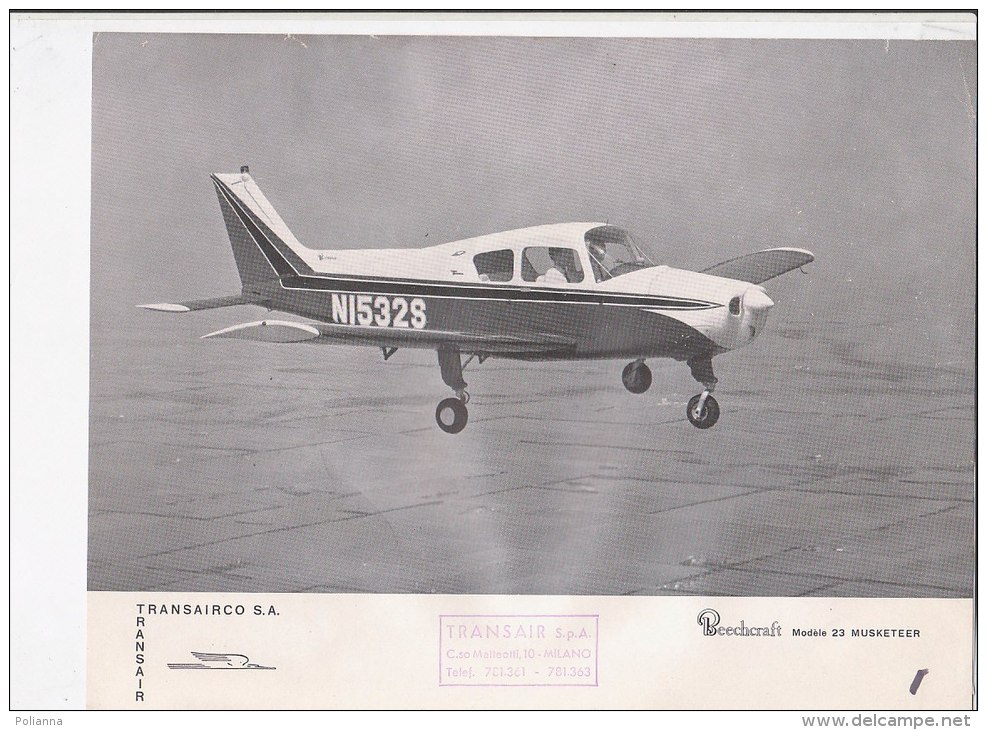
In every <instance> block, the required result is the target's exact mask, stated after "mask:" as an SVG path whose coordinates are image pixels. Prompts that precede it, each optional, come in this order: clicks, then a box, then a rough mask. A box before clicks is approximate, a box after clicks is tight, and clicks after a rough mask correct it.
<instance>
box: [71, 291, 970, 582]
mask: <svg viewBox="0 0 987 730" xmlns="http://www.w3.org/2000/svg"><path fill="white" fill-rule="evenodd" d="M784 309H785V307H784V306H783V305H782V306H779V307H777V308H776V309H775V311H774V312H773V313H772V317H773V319H774V322H773V323H772V322H769V329H768V331H767V332H766V333H765V334H764V335H763V336H762V337H760V338H759V339H758V340H757V341H756V342H755V343H754V344H753V345H752V346H751V347H749V348H747V349H745V350H740V351H737V352H735V353H731V354H728V355H726V356H723V357H720V358H717V360H716V361H715V362H714V364H715V365H716V369H717V375H718V376H719V378H720V381H721V383H720V387H719V388H718V390H717V397H718V399H719V402H720V405H721V410H722V412H723V413H722V416H721V419H720V421H719V423H718V424H717V425H716V427H714V428H713V429H711V430H709V431H705V432H702V431H699V430H697V429H695V428H693V427H691V426H690V425H689V424H688V423H687V421H686V420H685V413H684V410H685V402H686V401H687V399H688V398H689V397H690V396H691V395H693V394H694V392H697V389H696V386H695V384H694V383H693V381H692V380H691V378H690V377H689V375H688V369H687V368H686V366H685V365H683V364H680V363H672V362H670V361H667V364H663V363H661V362H658V363H654V366H655V382H654V385H653V386H652V388H651V390H650V391H649V392H648V393H646V394H644V395H640V396H635V395H632V394H630V393H627V392H626V391H625V390H624V389H623V386H622V385H621V383H620V370H621V368H622V366H623V363H622V362H590V363H545V364H527V363H512V362H506V361H497V360H488V361H487V362H486V363H485V364H484V365H482V366H480V367H478V368H476V369H475V370H474V369H473V366H471V368H470V369H469V370H468V371H467V380H468V381H469V382H470V391H471V393H472V395H473V400H472V401H471V403H470V422H469V425H468V427H467V428H466V430H465V431H464V432H463V433H461V434H459V435H456V436H450V435H447V434H445V433H442V432H441V431H440V430H439V429H438V427H437V426H436V425H435V422H434V419H433V412H434V408H435V404H436V403H437V402H438V400H439V399H440V398H443V397H446V395H447V393H446V388H445V386H444V385H443V384H442V382H441V379H440V377H439V373H438V366H437V363H436V362H435V356H434V353H431V352H427V351H411V350H402V351H399V352H398V353H397V354H396V355H395V356H394V357H393V358H392V359H391V360H390V361H388V362H386V363H385V362H383V361H382V358H381V357H380V353H379V351H376V350H373V349H367V348H351V347H321V346H310V345H266V344H259V343H248V342H243V343H241V342H231V341H222V342H217V341H200V340H198V339H197V335H199V334H203V333H205V332H209V331H211V330H212V329H215V328H216V327H219V326H223V325H224V324H228V323H230V322H239V321H247V320H249V319H253V318H256V316H257V315H258V314H259V310H256V309H251V310H250V311H249V312H248V311H247V310H246V309H241V310H240V311H235V310H226V311H225V312H224V311H220V312H210V313H200V314H197V315H182V316H178V317H169V316H168V315H161V314H155V313H148V312H144V311H141V312H135V313H134V314H133V315H131V318H132V319H133V322H134V323H135V324H136V323H140V327H139V328H135V329H133V330H130V331H131V332H136V333H137V334H136V335H133V336H130V335H124V334H122V333H124V332H127V331H128V330H127V328H121V329H119V330H116V331H115V332H113V333H105V334H103V335H101V336H99V337H94V342H93V347H94V373H93V391H92V396H91V400H92V416H91V418H92V432H91V441H92V449H91V468H90V471H91V488H90V515H91V518H90V566H89V582H90V588H91V589H93V590H144V591H158V590H192V591H199V590H201V591H206V590H210V591H212V590H216V591H264V592H279V591H291V592H305V591H309V592H353V591H355V592H394V593H403V592H439V593H522V594H524V593H541V594H608V595H631V594H641V595H652V594H665V595H689V594H701V595H738V596H946V597H949V596H971V595H972V592H973V575H974V554H973V553H974V547H973V546H974V529H973V515H974V503H973V496H974V494H973V484H974V481H973V467H972V453H973V449H972V439H973V408H972V403H971V399H970V396H969V394H970V393H971V392H972V389H973V376H972V373H971V372H967V371H965V370H964V369H963V368H962V367H960V366H957V365H952V366H940V365H936V366H923V365H921V364H918V363H911V364H909V363H908V362H901V361H900V360H896V361H894V362H892V361H891V360H890V359H889V360H888V361H886V362H882V361H880V360H874V359H868V358H867V356H866V354H864V355H861V354H860V353H859V352H857V349H858V348H855V347H854V346H853V345H851V344H848V343H847V342H840V341H838V340H832V341H827V339H826V334H825V333H826V332H827V331H829V332H830V334H833V333H845V327H844V328H838V327H836V326H835V325H836V323H826V322H813V323H812V327H813V328H814V329H815V330H818V331H819V332H821V333H822V334H821V335H818V333H815V334H813V335H812V336H811V337H810V336H809V334H808V332H807V330H806V325H805V324H804V323H803V324H799V323H798V322H786V321H785V318H786V313H785V312H784V311H779V310H784ZM789 314H791V313H789ZM796 314H797V313H796ZM771 324H774V325H775V326H774V327H773V328H772V327H771V326H770V325H771ZM827 325H829V327H827ZM850 334H851V336H853V337H854V338H859V337H860V333H859V332H857V333H853V332H851V333H850ZM817 336H818V339H817ZM108 352H112V353H113V357H112V358H106V359H105V360H101V359H100V357H99V353H108Z"/></svg>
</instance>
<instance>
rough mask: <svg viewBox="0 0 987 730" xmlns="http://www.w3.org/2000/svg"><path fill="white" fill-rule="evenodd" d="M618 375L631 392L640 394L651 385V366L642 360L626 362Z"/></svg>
mask: <svg viewBox="0 0 987 730" xmlns="http://www.w3.org/2000/svg"><path fill="white" fill-rule="evenodd" d="M620 377H621V379H622V380H623V381H624V387H625V388H627V390H629V391H630V392H631V393H637V394H640V393H643V392H644V391H646V390H647V389H648V388H650V387H651V368H649V367H648V366H647V365H645V364H644V360H635V361H634V362H631V363H627V367H625V368H624V372H623V373H622V374H621V376H620Z"/></svg>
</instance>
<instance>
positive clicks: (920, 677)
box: [908, 669, 929, 694]
mask: <svg viewBox="0 0 987 730" xmlns="http://www.w3.org/2000/svg"><path fill="white" fill-rule="evenodd" d="M928 673H929V670H928V669H919V670H918V671H917V672H915V679H913V680H912V686H911V687H909V688H908V691H909V692H911V693H912V694H915V693H916V692H918V688H919V685H920V684H922V680H923V679H924V678H925V675H926V674H928Z"/></svg>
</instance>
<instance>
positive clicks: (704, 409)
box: [685, 390, 720, 429]
mask: <svg viewBox="0 0 987 730" xmlns="http://www.w3.org/2000/svg"><path fill="white" fill-rule="evenodd" d="M685 415H686V416H688V418H689V423H691V424H692V425H693V426H695V427H696V428H703V429H706V428H712V427H713V425H714V424H715V423H716V422H717V420H719V418H720V404H719V403H717V402H716V398H714V397H713V396H711V395H710V394H709V391H708V390H704V391H703V392H702V393H700V394H699V395H694V396H692V398H690V399H689V405H688V406H686V409H685Z"/></svg>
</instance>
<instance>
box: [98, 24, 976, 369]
mask: <svg viewBox="0 0 987 730" xmlns="http://www.w3.org/2000/svg"><path fill="white" fill-rule="evenodd" d="M93 63H94V69H93V87H94V89H93V222H92V234H93V235H92V256H93V270H92V283H93V292H94V295H93V323H92V324H93V331H94V334H95V333H98V332H100V331H107V332H109V331H114V330H116V329H117V328H118V327H119V325H120V324H121V323H122V322H135V321H137V320H136V319H135V317H136V315H135V312H134V310H133V304H134V303H137V302H139V301H160V300H164V299H175V298H179V299H180V298H193V297H198V296H212V295H219V294H226V293H230V292H232V291H236V290H237V289H238V284H239V283H238V281H237V278H236V273H235V268H234V265H233V260H232V256H231V254H230V251H229V246H228V243H227V239H226V234H225V230H224V228H223V224H222V217H221V215H220V212H219V207H218V204H217V202H216V198H215V194H214V192H213V189H212V186H211V184H210V182H209V174H210V173H212V172H231V171H236V170H237V169H238V168H239V166H240V165H241V164H249V165H250V168H251V172H252V174H253V175H254V177H255V179H256V180H257V181H258V183H259V184H260V186H261V188H262V189H263V190H264V191H265V193H266V194H267V196H268V197H269V198H270V200H271V201H272V202H273V204H274V205H275V207H276V208H277V209H278V211H279V212H280V213H281V215H282V217H283V218H284V219H285V220H286V221H287V223H288V225H289V226H290V227H291V228H292V230H293V232H294V233H295V235H296V236H297V237H298V238H299V239H300V240H301V241H302V242H304V243H306V244H307V245H309V246H311V247H313V248H323V247H325V248H331V247H380V246H386V247H392V246H418V245H423V244H429V243H442V242H445V241H449V240H455V239H458V238H464V237H467V236H472V235H478V234H482V233H491V232H495V231H500V230H506V229H511V228H518V227H523V226H529V225H535V224H541V223H550V222H561V221H569V220H609V221H610V222H613V223H618V224H620V225H622V226H624V227H626V228H628V229H629V230H630V231H631V232H632V234H633V235H634V236H635V237H636V238H637V239H638V240H639V242H640V243H642V244H644V245H645V246H646V247H647V248H648V249H649V250H651V251H653V252H654V253H655V254H656V255H657V257H658V259H659V260H661V261H662V262H665V263H668V264H671V265H678V266H682V267H688V268H703V267H705V266H708V265H711V264H713V263H715V262H717V261H720V260H723V259H727V258H731V257H733V256H737V255H740V254H743V253H747V252H750V251H755V250H758V249H761V248H765V247H769V246H798V247H803V248H808V249H810V250H812V251H813V252H815V254H816V255H817V257H818V260H817V262H816V263H814V264H813V265H812V266H811V267H810V273H809V275H807V276H802V275H800V274H798V273H797V272H796V273H795V274H792V275H789V276H788V277H785V278H783V279H779V280H777V281H776V282H772V283H771V285H770V286H769V289H770V290H771V291H772V295H773V296H774V297H775V298H776V299H778V300H779V301H782V300H787V301H788V302H789V308H790V311H791V312H792V313H793V315H794V316H795V317H796V318H797V319H799V318H800V319H801V320H806V315H807V313H808V314H811V316H812V317H814V318H815V320H814V321H816V322H819V321H824V322H826V323H827V324H826V326H827V327H830V328H832V327H833V326H834V323H836V324H838V323H840V322H846V323H848V324H850V323H852V324H853V325H855V326H856V325H860V324H861V323H868V324H874V325H879V328H878V331H879V335H877V339H878V341H877V342H871V343H869V346H873V347H876V348H880V349H882V350H883V351H884V352H891V353H892V354H894V353H899V354H900V356H901V357H907V358H918V359H923V360H924V359H928V358H942V360H943V361H945V360H949V359H956V358H959V359H961V360H963V361H965V362H967V361H968V362H969V363H970V364H971V366H972V352H973V349H972V337H973V329H974V318H973V306H974V251H975V249H974V235H975V193H974V169H975V167H974V166H975V157H974V142H975V136H974V135H975V118H974V109H975V106H974V100H973V98H972V97H971V95H972V94H974V93H975V90H976V58H975V45H974V43H972V42H914V41H911V42H910V41H891V42H888V43H886V42H885V41H883V40H874V41H770V40H657V39H654V40H652V39H642V40H637V39H635V40H624V39H524V38H427V37H400V38H399V37H376V38H371V37H331V36H328V37H327V36H323V37H309V36H297V37H284V36H256V35H250V36H246V35H245V36H228V35H177V34H168V35H155V34H100V35H98V36H97V37H96V38H94V60H93ZM776 311H778V310H776ZM867 337H868V338H869V339H874V337H873V336H872V335H868V336H867Z"/></svg>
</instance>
